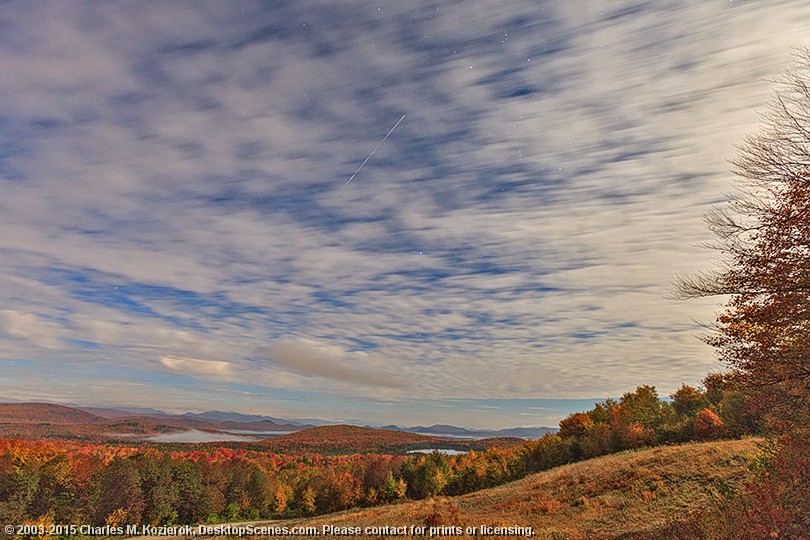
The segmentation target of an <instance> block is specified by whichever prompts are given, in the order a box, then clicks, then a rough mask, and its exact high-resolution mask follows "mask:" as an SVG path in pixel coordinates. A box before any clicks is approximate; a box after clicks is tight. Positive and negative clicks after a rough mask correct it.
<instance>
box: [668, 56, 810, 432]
mask: <svg viewBox="0 0 810 540" xmlns="http://www.w3.org/2000/svg"><path fill="white" fill-rule="evenodd" d="M774 83H775V86H776V90H775V93H774V97H773V98H772V100H771V101H770V103H769V106H768V110H767V112H765V113H764V114H763V115H762V123H763V127H762V128H761V129H760V130H759V131H758V132H757V133H755V134H753V135H750V136H748V137H746V138H745V139H744V141H743V143H742V144H741V145H739V146H738V147H737V150H738V157H737V158H736V159H735V160H734V161H733V162H732V163H733V165H734V173H735V175H736V176H737V179H738V187H739V193H738V195H737V196H734V197H730V199H729V201H728V202H727V203H726V205H725V206H723V207H721V208H717V209H715V210H714V211H712V212H710V213H709V214H708V215H707V216H706V221H707V223H708V226H709V228H710V230H711V231H712V232H713V233H714V234H715V236H716V238H717V240H716V242H715V243H714V244H712V245H711V246H710V247H712V248H714V249H717V250H719V251H720V252H721V253H722V254H723V255H724V260H725V262H724V263H722V264H721V265H719V267H718V268H715V269H711V270H708V271H706V272H703V273H700V274H697V275H692V276H682V277H680V278H678V280H677V283H676V287H677V295H678V296H679V297H681V298H695V297H703V296H711V295H730V299H729V300H728V302H727V304H726V306H725V309H724V310H723V312H722V313H721V314H720V315H719V316H718V318H717V322H716V325H715V332H713V334H712V335H711V336H710V337H709V338H708V342H709V343H710V344H712V345H713V346H715V347H716V348H717V350H718V353H719V357H720V359H721V360H722V361H723V362H724V363H725V364H726V365H728V366H730V367H731V368H734V369H735V370H737V372H738V373H739V374H740V380H741V381H742V382H743V383H744V385H745V386H746V387H747V388H748V389H749V391H750V392H751V394H752V396H754V398H755V400H756V402H758V403H759V404H760V405H762V406H763V408H765V409H766V410H768V412H769V414H770V415H771V417H772V419H774V420H775V421H776V422H778V423H780V424H782V425H783V426H785V427H787V426H792V427H797V426H803V425H804V426H806V425H809V424H810V49H807V48H804V49H799V50H797V51H796V58H795V62H794V64H793V66H792V67H791V68H790V69H789V70H788V71H787V72H786V73H785V74H784V75H782V76H781V77H779V78H778V79H776V80H775V81H774Z"/></svg>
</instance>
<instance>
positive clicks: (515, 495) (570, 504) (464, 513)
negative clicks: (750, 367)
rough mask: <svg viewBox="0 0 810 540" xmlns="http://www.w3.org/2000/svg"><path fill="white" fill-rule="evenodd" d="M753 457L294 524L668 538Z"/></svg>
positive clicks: (642, 454) (713, 454) (706, 457)
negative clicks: (497, 529)
mask: <svg viewBox="0 0 810 540" xmlns="http://www.w3.org/2000/svg"><path fill="white" fill-rule="evenodd" d="M755 450H756V446H755V443H754V441H753V440H751V439H748V440H742V441H721V442H710V443H701V444H687V445H683V446H667V447H658V448H652V449H648V450H641V451H637V452H623V453H621V454H615V455H611V456H605V457H601V458H596V459H592V460H588V461H583V462H580V463H574V464H571V465H565V466H563V467H558V468H556V469H552V470H549V471H546V472H542V473H538V474H535V475H532V476H529V477H527V478H524V479H522V480H518V481H516V482H512V483H510V484H506V485H503V486H499V487H496V488H492V489H488V490H483V491H479V492H476V493H471V494H469V495H464V496H461V497H455V498H449V497H442V498H438V499H434V500H433V501H416V502H408V503H403V504H398V505H390V506H384V507H378V508H372V509H368V510H363V511H356V512H351V511H349V512H344V513H340V514H333V515H328V516H322V517H319V518H313V519H309V520H297V521H295V524H296V525H299V524H303V525H311V526H317V527H319V528H320V527H321V526H322V525H323V524H333V525H337V526H344V527H346V526H351V527H358V526H360V527H365V526H375V525H376V526H384V525H391V526H396V525H400V526H401V525H430V524H434V525H445V526H447V525H461V526H467V525H471V526H481V525H488V526H514V525H519V526H525V527H532V528H533V530H534V534H535V538H541V539H552V538H555V539H563V538H565V539H568V540H580V539H582V540H584V539H594V540H619V539H623V540H630V539H642V538H667V533H666V530H667V528H668V526H669V524H670V523H671V522H672V521H673V520H678V519H682V518H683V517H684V516H685V515H686V514H687V513H689V512H692V511H694V510H696V509H698V508H701V507H702V506H704V505H705V504H706V503H707V502H708V500H709V499H710V498H711V497H712V494H716V493H717V492H718V491H720V490H723V489H727V488H728V486H733V485H735V484H738V483H740V482H741V481H742V480H743V479H744V478H745V475H746V472H745V471H746V463H747V457H746V456H747V455H748V454H750V453H751V452H753V451H755ZM290 525H292V523H291V524H290ZM434 537H435V536H434ZM454 537H455V538H461V537H464V536H454ZM490 537H493V536H490ZM517 537H520V536H517ZM500 538H512V536H500Z"/></svg>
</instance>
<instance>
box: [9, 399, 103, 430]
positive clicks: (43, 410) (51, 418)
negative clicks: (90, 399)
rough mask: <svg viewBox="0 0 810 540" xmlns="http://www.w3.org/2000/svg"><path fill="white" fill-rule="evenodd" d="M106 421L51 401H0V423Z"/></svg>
mask: <svg viewBox="0 0 810 540" xmlns="http://www.w3.org/2000/svg"><path fill="white" fill-rule="evenodd" d="M104 421H106V419H105V418H102V417H101V416H98V415H95V414H91V413H89V412H85V411H82V410H80V409H75V408H73V407H66V406H64V405H54V404H52V403H0V423H9V424H60V425H69V424H95V423H100V422H104Z"/></svg>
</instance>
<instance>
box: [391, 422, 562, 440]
mask: <svg viewBox="0 0 810 540" xmlns="http://www.w3.org/2000/svg"><path fill="white" fill-rule="evenodd" d="M382 429H389V430H392V431H407V432H410V433H419V434H422V435H435V436H440V437H458V438H461V439H489V438H495V437H518V438H521V439H539V438H540V437H542V436H543V435H545V434H547V433H556V432H557V431H559V430H558V429H557V428H550V427H519V428H506V429H467V428H461V427H457V426H450V425H447V424H434V425H432V426H428V427H425V426H415V427H401V426H394V425H390V426H383V427H382Z"/></svg>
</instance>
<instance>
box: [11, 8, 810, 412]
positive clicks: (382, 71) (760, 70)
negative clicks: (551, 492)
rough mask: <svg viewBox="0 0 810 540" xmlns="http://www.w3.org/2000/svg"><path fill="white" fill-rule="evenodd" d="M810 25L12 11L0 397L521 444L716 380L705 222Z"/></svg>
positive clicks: (614, 15)
mask: <svg viewBox="0 0 810 540" xmlns="http://www.w3.org/2000/svg"><path fill="white" fill-rule="evenodd" d="M808 25H810V5H808V4H807V3H806V2H804V1H789V0H764V1H761V2H755V3H754V2H748V3H743V2H733V3H732V2H705V1H702V0H689V1H687V2H683V3H665V2H647V3H639V2H631V1H618V2H610V3H609V4H608V3H591V2H586V1H584V0H582V1H579V0H575V1H570V2H563V1H560V2H543V3H537V2H533V1H521V0H518V1H515V2H509V3H503V2H497V1H494V0H478V1H471V2H466V3H446V2H436V3H430V2H409V1H405V2H398V3H396V4H393V3H388V4H382V5H379V4H374V3H371V2H366V1H359V2H351V3H340V2H325V1H309V0H302V1H296V2H289V3H278V2H272V3H266V2H250V1H240V2H236V3H221V2H193V3H191V2H189V3H186V2H172V3H163V4H160V3H158V4H148V5H145V4H140V3H131V4H129V3H107V2H92V1H88V2H83V3H74V2H70V3H68V2H59V1H54V2H47V3H43V4H36V5H34V4H29V3H11V4H9V3H6V4H3V5H2V6H0V64H2V65H3V66H4V69H3V71H2V73H0V98H2V100H3V104H4V106H3V112H2V114H0V192H2V196H1V197H0V302H2V305H3V312H2V314H0V360H2V362H0V392H2V393H3V394H4V395H8V396H12V397H14V398H15V399H34V398H36V399H43V398H48V397H50V398H52V399H60V400H62V401H71V400H73V401H78V400H81V399H83V397H84V396H85V395H86V392H85V391H84V390H83V389H84V388H85V387H86V386H87V384H88V382H87V381H88V379H89V378H92V379H93V382H92V384H93V389H94V391H95V392H94V394H96V395H101V396H107V397H106V398H103V399H107V403H108V404H120V403H114V401H115V400H116V399H124V400H125V401H128V403H125V404H133V405H135V404H148V405H153V406H167V407H172V406H174V404H176V403H177V404H182V406H183V407H187V408H197V409H204V408H209V407H214V406H216V407H219V408H222V407H228V408H230V409H243V410H246V411H251V410H252V411H257V412H271V413H272V414H274V415H283V414H287V415H297V414H299V413H303V412H306V414H317V412H316V411H315V410H313V409H311V408H305V407H304V405H302V403H303V402H306V403H313V404H317V405H318V406H319V407H321V409H322V410H329V411H334V415H336V416H337V415H340V416H343V417H346V416H347V415H349V414H353V415H357V416H359V417H361V416H364V414H365V413H368V414H369V415H370V414H371V413H370V412H369V408H370V406H371V404H372V401H371V399H374V400H378V401H374V402H373V403H374V405H375V407H377V408H376V409H375V412H374V413H373V414H376V415H377V417H378V418H379V419H380V420H381V421H385V422H388V421H394V420H396V421H399V420H401V417H402V416H403V415H405V414H406V413H405V412H403V411H405V410H408V411H417V409H418V408H417V407H416V406H415V404H417V403H429V404H430V410H429V411H428V410H427V409H425V410H423V411H422V413H420V414H422V416H421V417H420V418H425V419H429V418H430V417H429V415H430V414H433V412H432V411H435V410H437V409H441V410H442V411H444V412H443V413H442V420H444V421H453V422H459V423H465V422H467V423H478V424H482V423H483V424H492V425H495V424H498V425H501V424H503V423H505V422H510V419H512V420H513V421H514V422H521V423H522V422H523V421H524V419H526V417H525V416H521V414H522V413H526V412H527V411H537V414H538V415H539V414H541V413H542V412H543V410H542V409H528V408H527V407H531V406H538V407H544V406H545V405H544V404H543V403H534V402H531V400H532V399H536V398H552V397H554V398H570V399H573V398H591V397H599V396H609V395H617V394H619V393H621V392H623V391H626V390H628V389H630V388H632V387H633V386H635V385H637V384H648V383H650V384H656V385H657V386H658V387H659V388H660V389H661V390H662V391H663V392H668V391H671V390H674V389H675V388H677V386H679V385H680V383H681V382H684V381H685V382H689V383H694V382H696V381H697V380H699V379H700V378H701V376H702V375H703V374H704V373H705V372H706V371H707V370H708V369H710V368H712V367H715V366H714V364H713V356H712V352H711V350H709V348H708V347H706V346H705V345H703V344H702V343H701V342H700V341H699V339H697V335H699V334H700V332H701V330H700V328H699V325H698V324H696V323H695V322H694V320H696V319H697V320H705V319H710V318H711V317H712V312H713V309H715V308H716V303H715V302H712V301H703V302H695V303H693V304H690V305H683V304H678V303H674V302H668V301H666V300H665V297H666V295H667V289H668V287H669V283H670V280H671V279H672V276H673V275H675V274H677V273H678V272H681V271H688V270H692V269H695V268H701V267H703V266H706V265H707V264H709V263H710V261H709V256H710V255H709V254H706V253H704V252H702V251H701V250H699V249H696V248H694V247H693V244H695V243H697V242H699V241H701V240H705V239H707V233H706V231H705V228H704V225H703V223H702V220H701V217H702V215H703V213H704V212H705V211H706V210H707V209H708V208H710V207H711V205H712V204H714V203H716V202H718V201H719V200H720V198H721V194H722V193H723V192H725V191H727V190H728V187H729V174H728V172H727V169H728V164H727V160H728V159H730V158H732V157H733V153H734V150H733V146H732V145H733V143H735V142H738V141H739V140H740V138H741V137H742V136H743V135H744V134H745V133H746V132H748V131H750V130H751V129H753V127H754V126H755V123H756V121H757V117H756V114H755V109H757V108H758V107H760V108H761V107H762V106H763V103H764V101H765V99H766V97H767V95H768V92H769V84H768V82H767V79H768V78H769V77H771V76H774V75H776V74H778V73H779V72H780V71H782V70H783V69H784V67H785V66H786V65H787V64H788V63H789V61H790V47H791V46H797V45H802V44H804V41H805V40H806V29H807V27H808ZM403 114H406V115H407V116H406V118H405V119H404V120H403V122H402V123H401V124H400V125H399V126H398V127H397V129H396V131H395V132H394V133H392V134H391V136H390V137H389V138H388V139H387V140H386V141H385V144H383V145H382V146H381V147H380V148H379V150H378V151H377V152H376V153H375V154H374V156H373V158H372V159H370V160H369V161H368V163H366V165H365V166H364V167H363V169H362V170H361V171H360V172H359V174H357V176H356V177H355V178H354V180H353V181H352V182H351V184H349V185H348V186H346V187H345V189H342V190H341V189H340V188H341V187H342V186H343V185H344V184H345V182H346V180H347V179H348V178H349V177H350V175H351V173H352V172H354V171H355V170H356V169H357V167H358V165H359V164H360V163H362V161H363V160H364V159H365V158H366V156H367V155H368V154H369V152H370V151H371V150H372V149H373V148H374V147H375V146H376V145H377V144H378V143H379V142H380V140H381V139H382V137H383V136H384V135H385V134H386V132H387V131H388V129H390V127H391V126H392V125H393V124H394V123H395V122H396V121H397V119H399V118H400V117H401V116H402V115H403ZM268 344H269V345H268ZM42 372H49V373H52V374H53V375H54V376H53V377H52V380H53V381H59V387H58V388H56V386H55V383H50V382H48V381H45V380H43V379H42V378H41V377H40V374H41V373H42ZM392 375H395V376H392ZM201 388H204V389H205V391H204V392H201V391H200V389H201ZM126 396H128V397H126ZM364 396H367V397H368V398H369V400H368V401H363V398H364ZM349 398H351V399H349ZM451 398H456V399H459V398H464V399H477V400H481V404H482V405H487V404H488V403H489V404H491V401H487V400H499V399H513V400H518V399H523V400H529V401H515V402H514V403H519V404H520V407H522V409H520V410H518V409H517V408H515V407H511V408H510V407H508V406H506V405H503V409H502V415H500V416H496V413H495V412H494V411H495V409H491V408H486V407H483V408H482V407H475V408H476V409H477V410H478V411H479V412H476V413H474V414H473V413H470V412H469V411H470V410H472V409H473V408H474V404H471V403H470V402H466V401H465V403H464V405H463V406H460V405H458V401H453V399H451ZM100 399H102V398H100ZM379 400H390V402H388V403H389V404H388V405H386V407H388V408H385V407H383V408H380V407H379ZM499 403H500V402H499ZM178 406H179V405H178ZM313 406H314V405H313ZM364 407H365V408H364ZM554 408H555V410H560V411H563V410H564V407H557V405H554ZM480 411H492V412H480ZM546 412H549V411H546ZM330 414H331V413H330ZM407 414H410V413H407ZM413 414H414V415H415V414H416V412H414V413H413ZM560 414H563V413H562V412H561V413H560ZM413 417H414V418H415V416H413ZM537 418H543V419H544V420H543V421H546V420H545V419H546V416H542V417H541V416H537ZM526 421H531V419H527V420H526Z"/></svg>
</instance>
